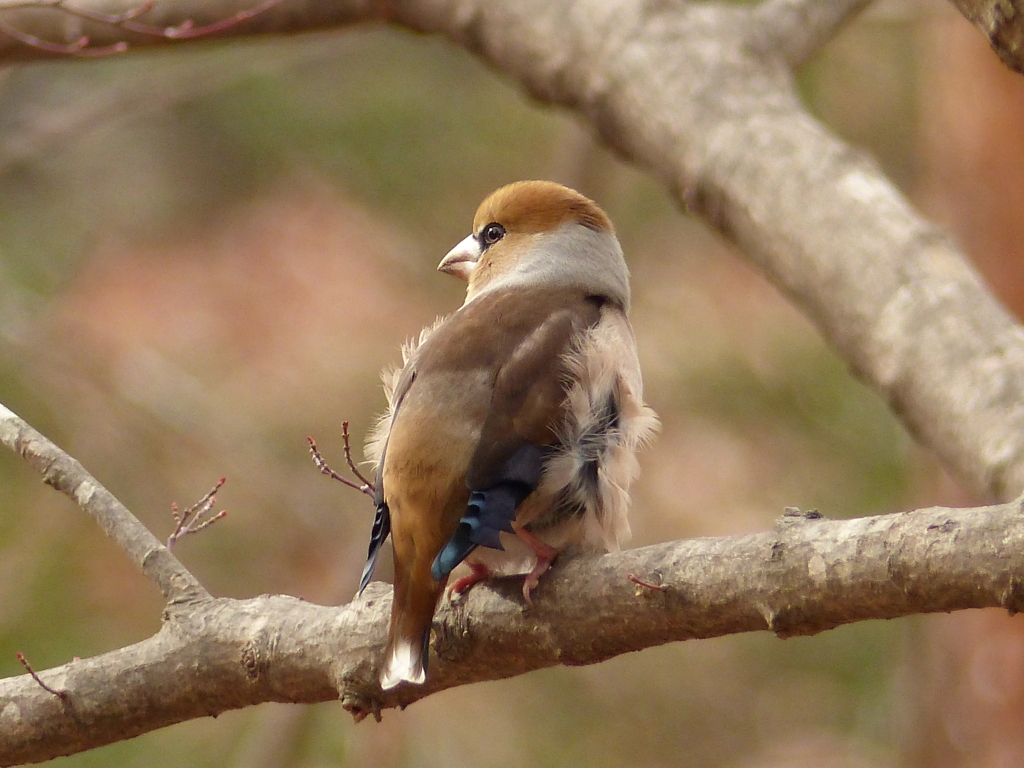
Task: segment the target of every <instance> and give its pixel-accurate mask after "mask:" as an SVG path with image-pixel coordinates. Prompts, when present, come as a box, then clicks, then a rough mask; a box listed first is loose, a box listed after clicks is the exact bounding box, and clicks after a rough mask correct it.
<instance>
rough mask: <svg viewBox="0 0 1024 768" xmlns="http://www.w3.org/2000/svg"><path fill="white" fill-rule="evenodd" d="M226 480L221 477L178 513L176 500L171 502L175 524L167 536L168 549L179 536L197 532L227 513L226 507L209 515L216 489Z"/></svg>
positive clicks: (214, 500) (214, 499)
mask: <svg viewBox="0 0 1024 768" xmlns="http://www.w3.org/2000/svg"><path fill="white" fill-rule="evenodd" d="M227 481H228V479H227V478H226V477H222V478H221V479H220V480H218V481H217V483H216V485H214V486H213V488H211V489H210V490H209V491H207V493H206V495H205V496H203V498H201V499H200V500H199V501H197V502H196V503H195V504H193V505H192V506H191V507H189V508H188V509H186V510H185V511H184V512H181V513H180V514H179V513H178V504H177V502H175V503H173V504H171V516H172V517H173V518H174V522H175V523H177V525H176V526H175V528H174V533H172V534H171V535H170V536H168V537H167V548H168V549H170V548H171V547H173V546H174V543H175V542H176V541H177V540H178V539H180V538H181V537H183V536H188V535H189V534H190V533H199V531H201V530H203V528H206V527H208V526H211V525H213V524H214V523H216V522H217V521H218V520H220V519H221V518H222V517H224V516H226V515H227V513H228V511H227V510H226V509H222V510H221V511H220V512H218V513H217V514H215V515H210V510H212V509H213V504H214V502H216V501H217V491H219V490H220V489H221V487H223V485H224V483H226V482H227Z"/></svg>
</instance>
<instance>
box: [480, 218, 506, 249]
mask: <svg viewBox="0 0 1024 768" xmlns="http://www.w3.org/2000/svg"><path fill="white" fill-rule="evenodd" d="M504 236H505V228H504V227H503V226H501V224H499V223H498V222H496V221H492V222H491V223H490V224H488V225H487V226H486V227H484V228H483V229H482V230H481V231H480V242H481V243H483V245H484V247H485V248H486V247H487V246H488V245H494V244H495V243H496V242H498V241H499V240H501V238H503V237H504Z"/></svg>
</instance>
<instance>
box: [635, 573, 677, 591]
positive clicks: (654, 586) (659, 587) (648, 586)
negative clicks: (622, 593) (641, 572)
mask: <svg viewBox="0 0 1024 768" xmlns="http://www.w3.org/2000/svg"><path fill="white" fill-rule="evenodd" d="M626 578H627V579H629V580H630V581H632V582H633V583H634V584H637V585H639V586H641V587H644V588H646V589H653V590H654V591H656V592H665V591H666V590H668V587H666V586H665V585H664V584H651V583H650V582H649V581H644V580H643V579H641V578H639V577H638V576H634V575H633V574H632V573H627V574H626Z"/></svg>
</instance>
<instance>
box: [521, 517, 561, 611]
mask: <svg viewBox="0 0 1024 768" xmlns="http://www.w3.org/2000/svg"><path fill="white" fill-rule="evenodd" d="M513 527H514V528H515V531H516V536H518V537H519V538H520V539H522V540H523V541H524V542H526V545H527V546H528V547H529V548H530V549H532V550H533V553H534V554H535V555H536V556H537V564H536V565H535V566H533V570H532V571H530V572H529V573H528V574H526V580H525V581H523V597H524V598H525V599H526V604H527V605H530V606H532V605H533V598H531V597H530V593H531V592H533V590H535V589H536V588H537V585H538V584H540V577H541V576H543V575H544V573H545V571H547V569H548V568H550V567H551V563H553V562H554V561H555V558H556V557H558V550H557V549H555V548H554V547H552V546H550V545H549V544H545V543H544V542H543V541H541V540H540V539H538V538H537V537H536V536H534V535H533V534H532V533H530V532H529V531H528V530H526V529H525V528H521V527H520V526H518V525H515V524H513Z"/></svg>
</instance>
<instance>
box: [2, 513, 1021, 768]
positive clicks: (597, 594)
mask: <svg viewBox="0 0 1024 768" xmlns="http://www.w3.org/2000/svg"><path fill="white" fill-rule="evenodd" d="M631 575H632V576H633V578H632V579H631V578H630V576H631ZM638 581H640V582H643V583H642V584H641V583H637V582H638ZM647 585H653V586H657V587H658V589H651V588H650V587H649V586H647ZM992 606H1002V607H1004V608H1006V609H1007V610H1009V611H1010V612H1015V611H1019V610H1021V609H1024V512H1022V505H1021V501H1019V500H1018V501H1015V502H1012V503H1008V504H1001V505H995V506H989V507H981V508H977V509H944V508H932V509H923V510H918V511H916V512H906V513H901V514H893V515H883V516H878V517H866V518H860V519H854V520H827V519H823V518H821V517H820V516H816V515H813V514H811V515H804V514H800V513H799V512H796V511H795V510H788V511H787V514H786V515H785V516H784V517H783V518H782V519H781V520H780V521H779V523H778V524H777V526H776V528H775V530H772V531H766V532H763V533H756V534H749V535H745V536H730V537H722V538H706V539H693V540H689V541H677V542H668V543H665V544H658V545H655V546H651V547H645V548H642V549H635V550H631V551H628V552H621V553H617V554H612V555H604V556H597V555H581V556H578V557H575V558H566V559H564V561H563V562H560V563H558V564H556V566H555V567H554V568H553V569H552V571H551V572H550V573H549V574H548V576H546V577H545V579H544V581H542V582H541V585H540V587H539V589H538V591H537V593H536V596H535V601H534V606H533V607H532V608H530V609H526V608H525V607H524V605H523V602H522V590H521V581H520V580H519V579H515V578H511V579H495V580H492V581H489V582H485V583H484V584H481V585H478V586H476V587H474V588H473V589H472V590H470V591H469V593H468V594H467V595H466V596H465V597H464V598H463V599H460V600H458V601H456V602H454V603H453V602H449V601H445V603H444V604H443V605H442V607H441V610H440V611H439V612H438V615H437V617H436V619H435V626H434V634H433V649H434V652H435V653H434V656H433V658H432V661H431V667H430V671H429V674H428V678H427V683H426V685H424V686H405V687H400V688H398V689H395V690H393V691H389V692H387V693H384V692H382V691H381V690H380V688H379V687H378V685H377V663H378V661H379V659H380V658H381V655H382V652H383V644H384V639H385V636H386V627H387V621H388V615H389V613H390V608H391V590H390V589H389V588H388V587H386V586H385V585H382V584H380V583H374V584H371V585H370V587H369V588H368V589H367V591H366V592H365V593H364V595H363V598H361V599H359V600H356V601H354V602H352V603H349V604H348V605H345V606H342V607H339V608H330V607H323V606H318V605H313V604H310V603H307V602H305V601H302V600H299V599H297V598H292V597H282V596H262V597H257V598H253V599H251V600H232V599H226V598H217V599H209V600H203V601H200V602H198V603H196V604H194V605H193V606H190V609H189V610H188V611H176V612H172V614H171V616H170V617H169V619H168V621H166V622H165V624H164V626H163V627H162V629H161V630H160V632H159V633H157V634H156V635H154V636H153V637H151V638H149V639H148V640H145V641H143V642H141V643H138V644H136V645H133V646H130V647H128V648H124V649H121V650H119V651H114V652H112V653H108V654H105V655H103V656H98V657H95V658H92V659H83V660H76V661H74V662H71V663H70V664H65V665H63V666H61V667H57V668H55V669H51V670H48V671H47V672H46V680H47V685H48V686H50V687H51V688H53V689H54V690H59V691H62V692H63V693H64V696H63V697H58V696H54V695H53V694H51V693H48V692H47V691H46V690H44V689H43V688H41V687H40V686H39V684H38V683H37V682H36V681H35V680H34V679H33V678H32V677H30V676H29V675H22V676H20V677H16V678H8V679H6V680H0V766H8V765H15V764H19V763H23V762H38V761H42V760H47V759H50V758H53V757H56V756H58V755H64V754H71V753H74V752H79V751H82V750H85V749H89V748H92V747H97V746H100V745H102V744H107V743H110V742H113V741H117V740H121V739H124V738H128V737H131V736H135V735H138V734H141V733H145V732H147V731H151V730H154V729H156V728H161V727H163V726H166V725H170V724H172V723H176V722H181V721H183V720H188V719H191V718H197V717H206V716H209V715H216V714H219V713H220V712H224V711H227V710H230V709H236V708H239V707H244V706H249V705H252V704H258V703H262V702H266V701H278V702H294V703H299V702H302V703H313V702H320V701H330V700H336V699H340V700H341V702H342V704H343V706H345V708H346V709H348V710H349V711H350V712H352V714H353V715H354V716H355V717H356V719H361V718H363V717H366V716H367V715H378V716H379V714H380V712H381V710H382V709H386V708H391V707H404V706H406V705H408V704H411V703H413V702H415V701H418V700H419V699H422V698H424V697H426V696H429V695H431V694H433V693H436V692H438V691H442V690H445V689H448V688H452V687H455V686H458V685H465V684H469V683H475V682H480V681H484V680H499V679H503V678H506V677H511V676H513V675H518V674H522V673H524V672H528V671H531V670H535V669H541V668H544V667H551V666H555V665H558V664H565V665H573V666H575V665H584V664H594V663H598V662H601V661H604V660H606V659H609V658H612V657H614V656H617V655H619V654H623V653H629V652H631V651H638V650H642V649H644V648H649V647H652V646H656V645H660V644H664V643H668V642H673V641H678V640H689V639H695V638H708V637H718V636H722V635H727V634H732V633H737V632H751V631H758V630H766V629H767V630H771V631H774V632H775V633H776V634H777V635H779V636H780V637H791V636H794V635H807V634H813V633H816V632H821V631H823V630H827V629H831V628H833V627H836V626H839V625H842V624H847V623H850V622H855V621H860V620H863V619H892V618H897V617H900V616H907V615H910V614H915V613H927V612H934V611H953V610H960V609H965V608H983V607H992ZM624 628H628V629H624ZM12 712H16V713H18V715H17V716H16V717H12V716H9V714H8V713H12Z"/></svg>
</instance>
